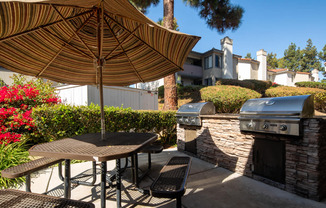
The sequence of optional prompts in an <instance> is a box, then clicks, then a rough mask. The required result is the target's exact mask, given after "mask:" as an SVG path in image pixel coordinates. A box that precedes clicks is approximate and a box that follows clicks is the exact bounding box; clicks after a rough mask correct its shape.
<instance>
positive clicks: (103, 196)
mask: <svg viewBox="0 0 326 208" xmlns="http://www.w3.org/2000/svg"><path fill="white" fill-rule="evenodd" d="M106 171H107V166H106V162H101V208H105V200H106Z"/></svg>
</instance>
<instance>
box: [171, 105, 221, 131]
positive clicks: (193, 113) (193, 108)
mask: <svg viewBox="0 0 326 208" xmlns="http://www.w3.org/2000/svg"><path fill="white" fill-rule="evenodd" d="M213 114H215V106H214V104H213V103H212V102H205V103H188V104H184V105H182V106H181V107H180V108H179V110H178V111H177V115H176V117H177V122H178V123H179V124H184V125H193V126H201V119H200V117H199V116H200V115H213Z"/></svg>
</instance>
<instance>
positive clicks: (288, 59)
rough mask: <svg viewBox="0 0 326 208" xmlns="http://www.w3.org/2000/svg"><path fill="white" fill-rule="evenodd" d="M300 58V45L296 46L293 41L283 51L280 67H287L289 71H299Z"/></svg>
mask: <svg viewBox="0 0 326 208" xmlns="http://www.w3.org/2000/svg"><path fill="white" fill-rule="evenodd" d="M301 58H302V52H301V50H300V47H298V48H297V46H296V45H295V44H294V43H291V44H290V45H289V47H288V49H286V50H285V51H284V57H283V60H282V68H287V69H289V70H291V71H300V61H301Z"/></svg>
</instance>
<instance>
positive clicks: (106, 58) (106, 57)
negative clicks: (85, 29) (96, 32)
mask: <svg viewBox="0 0 326 208" xmlns="http://www.w3.org/2000/svg"><path fill="white" fill-rule="evenodd" d="M105 22H106V24H108V22H107V21H106V20H105ZM139 27H140V25H139V26H137V27H136V28H135V29H134V30H133V31H132V32H131V34H132V33H134V32H136V30H137V29H138V28H139ZM129 37H130V35H129V36H128V37H126V38H125V39H124V40H122V41H121V44H122V43H123V42H125V40H127V39H128V38H129ZM119 45H120V44H118V45H117V46H116V47H115V48H114V49H113V50H112V51H111V52H110V53H109V54H108V55H106V56H105V57H104V59H105V60H109V59H110V58H108V57H109V56H110V55H111V54H112V53H113V52H114V51H115V50H117V48H119Z"/></svg>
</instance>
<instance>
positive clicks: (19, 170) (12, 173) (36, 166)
mask: <svg viewBox="0 0 326 208" xmlns="http://www.w3.org/2000/svg"><path fill="white" fill-rule="evenodd" d="M62 161H64V160H63V159H57V158H48V157H43V158H39V159H36V160H32V161H29V162H27V163H23V164H20V165H17V166H14V167H10V168H7V169H5V170H3V171H1V176H2V177H5V178H18V177H22V176H25V177H26V191H27V192H31V176H30V174H31V173H34V172H36V171H38V170H42V169H44V168H47V167H49V166H51V165H54V164H57V163H59V162H62Z"/></svg>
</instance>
